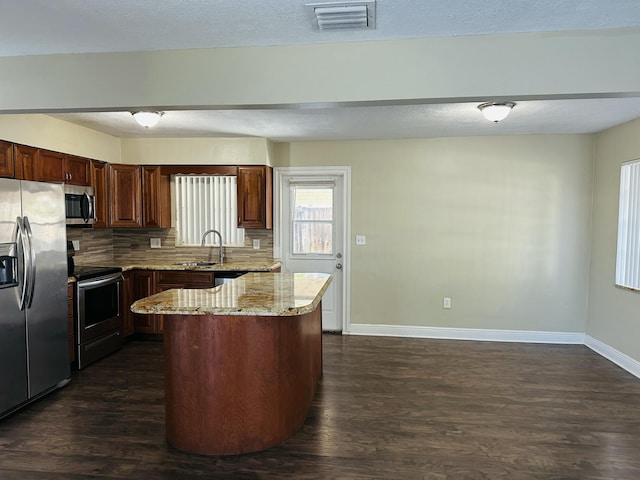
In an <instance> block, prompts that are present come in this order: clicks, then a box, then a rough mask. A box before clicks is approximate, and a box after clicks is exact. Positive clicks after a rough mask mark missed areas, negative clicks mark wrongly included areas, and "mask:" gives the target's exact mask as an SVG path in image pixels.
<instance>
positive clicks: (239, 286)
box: [131, 273, 333, 316]
mask: <svg viewBox="0 0 640 480" xmlns="http://www.w3.org/2000/svg"><path fill="white" fill-rule="evenodd" d="M332 279H333V276H332V275H330V274H327V273H248V274H246V275H243V276H241V277H239V278H236V279H233V280H231V281H230V282H227V283H224V284H222V285H219V286H217V287H214V288H206V289H171V290H166V291H164V292H161V293H157V294H155V295H152V296H150V297H146V298H143V299H140V300H138V301H136V302H135V303H134V304H133V305H132V306H131V311H132V312H134V313H140V314H162V315H256V316H293V315H302V314H305V313H308V312H312V311H313V310H314V309H315V308H316V307H317V306H318V304H319V303H320V301H321V300H322V295H324V293H325V291H326V290H327V288H328V286H329V284H330V283H331V281H332Z"/></svg>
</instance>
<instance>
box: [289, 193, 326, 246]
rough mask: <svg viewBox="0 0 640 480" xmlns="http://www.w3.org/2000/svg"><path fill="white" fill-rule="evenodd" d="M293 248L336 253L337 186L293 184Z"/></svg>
mask: <svg viewBox="0 0 640 480" xmlns="http://www.w3.org/2000/svg"><path fill="white" fill-rule="evenodd" d="M291 200H292V201H291V204H292V208H293V214H292V218H293V222H292V246H293V248H292V252H293V254H294V255H304V254H322V255H331V254H333V231H334V228H333V220H334V219H333V186H331V187H322V186H313V187H309V186H305V187H302V186H292V187H291Z"/></svg>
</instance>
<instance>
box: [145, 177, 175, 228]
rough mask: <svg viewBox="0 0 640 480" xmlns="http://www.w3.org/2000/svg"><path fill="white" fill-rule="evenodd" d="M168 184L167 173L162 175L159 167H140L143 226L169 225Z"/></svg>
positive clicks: (169, 196) (165, 226) (169, 198)
mask: <svg viewBox="0 0 640 480" xmlns="http://www.w3.org/2000/svg"><path fill="white" fill-rule="evenodd" d="M169 185H170V182H169V175H163V174H162V171H161V169H160V167H158V166H143V167H142V225H143V226H144V227H149V228H170V227H171V192H170V186H169Z"/></svg>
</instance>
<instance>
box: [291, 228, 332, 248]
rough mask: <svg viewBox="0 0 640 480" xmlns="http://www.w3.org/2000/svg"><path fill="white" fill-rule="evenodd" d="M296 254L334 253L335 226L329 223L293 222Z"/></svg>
mask: <svg viewBox="0 0 640 480" xmlns="http://www.w3.org/2000/svg"><path fill="white" fill-rule="evenodd" d="M292 251H293V253H294V254H305V253H316V254H328V255H330V254H332V253H333V224H332V223H327V222H313V223H312V222H297V221H296V222H293V249H292Z"/></svg>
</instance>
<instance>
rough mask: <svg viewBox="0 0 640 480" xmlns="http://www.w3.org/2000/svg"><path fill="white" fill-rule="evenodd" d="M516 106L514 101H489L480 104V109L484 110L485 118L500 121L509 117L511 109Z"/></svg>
mask: <svg viewBox="0 0 640 480" xmlns="http://www.w3.org/2000/svg"><path fill="white" fill-rule="evenodd" d="M515 106H516V104H515V103H513V102H503V103H495V102H489V103H483V104H482V105H478V109H479V110H480V111H481V112H482V115H484V118H486V119H487V120H489V121H491V122H495V123H498V122H499V121H500V120H504V119H505V118H507V115H509V113H511V109H512V108H513V107H515Z"/></svg>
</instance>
